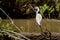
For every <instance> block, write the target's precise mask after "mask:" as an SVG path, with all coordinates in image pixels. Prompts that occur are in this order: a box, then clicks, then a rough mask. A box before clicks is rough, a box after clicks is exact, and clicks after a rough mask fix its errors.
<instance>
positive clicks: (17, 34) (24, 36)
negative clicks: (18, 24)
mask: <svg viewBox="0 0 60 40" xmlns="http://www.w3.org/2000/svg"><path fill="white" fill-rule="evenodd" d="M4 30H5V29H4ZM5 31H7V32H10V33H13V34H15V35H19V36H21V37H23V38H25V39H27V40H30V39H29V38H27V37H25V36H23V35H21V34H20V33H17V32H13V31H10V30H5Z"/></svg>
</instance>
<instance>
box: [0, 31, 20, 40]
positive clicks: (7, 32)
mask: <svg viewBox="0 0 60 40" xmlns="http://www.w3.org/2000/svg"><path fill="white" fill-rule="evenodd" d="M0 32H1V33H5V34H7V35H8V36H10V37H12V38H14V39H20V38H18V37H15V36H13V35H12V34H10V33H9V32H6V31H1V30H0Z"/></svg>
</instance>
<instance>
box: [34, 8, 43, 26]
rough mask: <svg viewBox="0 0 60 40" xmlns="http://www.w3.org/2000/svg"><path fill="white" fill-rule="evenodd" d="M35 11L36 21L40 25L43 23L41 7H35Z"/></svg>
mask: <svg viewBox="0 0 60 40" xmlns="http://www.w3.org/2000/svg"><path fill="white" fill-rule="evenodd" d="M35 12H36V22H37V24H38V25H41V21H42V15H41V14H40V13H38V12H39V7H35Z"/></svg>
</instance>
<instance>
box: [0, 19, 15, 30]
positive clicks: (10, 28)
mask: <svg viewBox="0 0 60 40" xmlns="http://www.w3.org/2000/svg"><path fill="white" fill-rule="evenodd" d="M1 23H2V19H1V18H0V29H6V30H11V31H14V30H15V29H14V28H13V27H12V26H11V25H10V24H9V23H7V24H1Z"/></svg>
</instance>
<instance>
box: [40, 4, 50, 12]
mask: <svg viewBox="0 0 60 40" xmlns="http://www.w3.org/2000/svg"><path fill="white" fill-rule="evenodd" d="M46 9H49V6H48V5H47V4H44V5H43V6H41V7H40V11H41V12H42V13H44V11H45V10H46Z"/></svg>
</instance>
